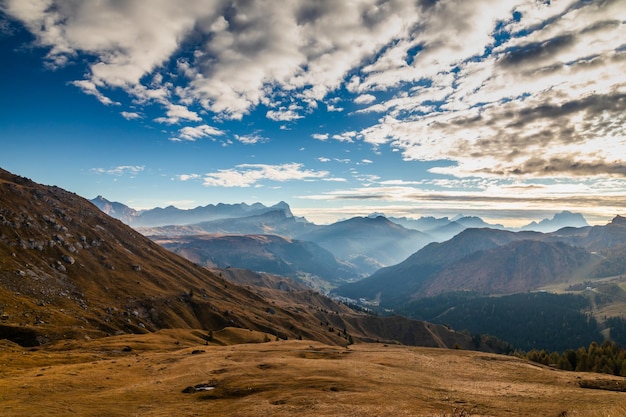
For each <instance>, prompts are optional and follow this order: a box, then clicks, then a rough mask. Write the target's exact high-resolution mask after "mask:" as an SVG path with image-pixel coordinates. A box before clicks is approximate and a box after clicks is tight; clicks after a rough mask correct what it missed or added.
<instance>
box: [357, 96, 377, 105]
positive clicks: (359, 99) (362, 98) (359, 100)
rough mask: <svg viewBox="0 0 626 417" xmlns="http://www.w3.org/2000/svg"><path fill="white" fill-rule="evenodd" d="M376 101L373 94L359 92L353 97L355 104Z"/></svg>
mask: <svg viewBox="0 0 626 417" xmlns="http://www.w3.org/2000/svg"><path fill="white" fill-rule="evenodd" d="M375 101H376V96H374V95H373V94H361V95H359V96H358V97H357V98H355V99H354V102H355V103H356V104H371V103H373V102H375Z"/></svg>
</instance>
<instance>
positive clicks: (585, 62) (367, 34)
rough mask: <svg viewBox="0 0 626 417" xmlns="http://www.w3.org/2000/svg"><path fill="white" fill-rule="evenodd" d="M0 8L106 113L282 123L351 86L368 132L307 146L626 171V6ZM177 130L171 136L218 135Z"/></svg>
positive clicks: (473, 2)
mask: <svg viewBox="0 0 626 417" xmlns="http://www.w3.org/2000/svg"><path fill="white" fill-rule="evenodd" d="M0 7H2V11H3V12H4V13H5V14H6V15H7V16H11V17H12V18H13V19H15V20H17V21H20V22H22V23H23V24H24V25H25V26H26V28H28V30H29V31H30V32H31V33H33V35H34V36H35V41H34V43H35V45H37V46H41V47H45V48H47V56H46V62H47V63H48V65H50V66H51V67H60V66H63V65H67V64H68V63H69V62H77V63H83V62H86V63H87V68H86V71H85V77H84V79H81V80H75V81H73V84H74V85H75V86H77V87H78V88H80V89H81V90H82V91H84V92H85V93H86V94H90V95H93V96H94V97H96V99H98V100H99V101H100V102H102V103H103V104H106V105H112V104H118V103H116V102H115V101H113V100H112V99H110V98H109V95H110V93H112V92H113V91H115V90H122V91H123V92H125V93H126V94H127V95H128V96H129V97H130V98H131V100H132V101H133V102H134V103H135V104H136V105H138V106H141V105H150V104H157V105H158V106H161V108H162V115H161V116H159V117H156V118H155V119H154V121H155V122H157V123H163V124H170V125H173V124H188V123H191V122H193V123H201V122H202V120H203V117H201V116H200V115H203V116H204V115H205V114H207V115H208V117H213V118H214V119H215V120H227V119H233V120H241V119H243V118H244V117H245V116H246V115H249V114H250V113H251V112H252V111H253V110H254V109H255V108H256V107H258V106H265V108H264V109H263V114H265V117H266V118H267V119H269V120H272V121H276V122H280V123H287V122H288V123H289V124H290V125H291V124H295V123H298V122H299V121H301V119H304V118H306V117H309V116H310V115H311V114H313V113H314V112H315V110H316V109H318V106H319V103H325V104H326V109H327V110H328V111H330V112H332V111H339V110H340V108H339V107H338V106H337V104H336V102H335V101H333V99H329V96H335V97H336V96H337V95H338V94H342V95H343V94H344V93H346V91H347V92H348V93H350V94H352V103H351V104H355V105H358V106H365V107H362V108H359V109H358V110H355V111H353V113H352V114H351V115H352V116H355V115H356V116H358V117H364V118H365V117H370V119H369V120H370V121H369V122H367V123H365V124H366V125H365V126H363V127H361V126H362V125H359V126H360V127H359V128H354V127H349V128H348V129H354V130H351V131H347V132H346V131H337V132H334V131H332V130H331V129H328V127H327V126H324V125H323V124H322V123H320V124H319V125H318V128H320V129H323V130H325V131H327V132H328V133H317V134H313V135H312V137H313V138H314V139H317V140H328V139H329V138H333V139H335V140H337V141H341V142H345V143H347V144H358V143H359V142H360V141H364V142H366V143H369V144H371V145H373V146H374V147H375V148H377V149H379V148H380V147H381V146H382V145H389V146H390V147H391V149H392V150H395V151H398V152H401V153H402V156H403V157H404V159H406V160H419V161H441V160H443V161H452V162H453V163H448V162H446V165H445V166H439V167H435V168H432V170H431V171H432V172H433V173H439V174H446V175H452V176H457V177H472V176H479V177H482V176H487V177H504V178H509V177H516V178H533V177H542V178H554V177H562V176H577V177H585V176H594V177H602V178H604V177H622V176H625V175H626V173H625V172H624V169H623V166H624V165H625V164H626V139H625V137H626V134H625V133H626V131H625V130H626V127H625V126H626V112H625V111H624V110H625V106H626V105H625V102H626V99H625V95H626V76H625V75H624V70H623V69H624V67H625V65H626V47H625V45H626V44H625V43H624V39H626V23H624V22H626V2H624V1H619V0H608V1H595V2H594V1H591V2H588V1H575V0H562V1H552V2H537V1H531V0H512V1H499V0H463V1H460V0H456V1H454V0H451V1H417V2H416V1H413V0H362V1H359V2H341V1H317V2H311V1H306V0H293V1H290V2H272V1H237V0H198V1H194V2H189V3H186V4H185V7H181V6H180V5H179V4H176V3H175V2H171V1H168V0H134V1H127V2H117V1H101V2H87V1H84V2H81V1H55V0H41V1H39V2H24V1H21V0H6V1H4V2H2V3H1V6H0ZM182 52H184V53H182ZM111 97H118V96H117V95H115V96H113V95H111ZM343 98H344V97H342V99H343ZM345 102H346V103H347V102H349V100H346V101H345ZM129 114H130V113H129ZM137 114H139V113H137ZM144 114H147V113H144ZM125 117H126V116H125ZM373 117H376V118H377V119H376V120H374V119H373ZM203 126H207V127H208V125H203ZM350 126H352V125H350ZM283 127H284V125H283ZM184 129H186V128H183V129H180V131H179V134H178V135H177V136H176V137H175V138H173V140H197V139H198V138H201V137H214V136H219V135H221V134H223V133H222V132H221V131H219V130H217V129H214V128H209V129H208V130H202V129H200V128H198V127H195V128H193V127H190V129H191V130H189V131H184ZM239 140H240V141H242V142H244V143H251V142H253V143H258V142H259V141H258V140H256V139H254V137H253V136H244V135H241V136H239ZM249 171H250V170H246V173H245V175H248V176H250V175H252V174H251V173H249ZM251 171H254V170H251ZM257 171H258V170H257ZM236 172H237V173H240V171H236ZM245 175H244V177H245ZM216 181H217V179H216ZM241 181H242V182H243V183H245V182H246V181H245V178H244V179H242V180H241Z"/></svg>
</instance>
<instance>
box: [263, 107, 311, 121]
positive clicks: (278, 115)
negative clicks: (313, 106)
mask: <svg viewBox="0 0 626 417" xmlns="http://www.w3.org/2000/svg"><path fill="white" fill-rule="evenodd" d="M266 116H267V118H268V119H270V120H274V121H276V122H290V121H292V120H298V119H302V118H303V117H304V116H302V115H300V114H298V113H297V112H296V111H294V110H291V109H281V110H268V112H267V113H266Z"/></svg>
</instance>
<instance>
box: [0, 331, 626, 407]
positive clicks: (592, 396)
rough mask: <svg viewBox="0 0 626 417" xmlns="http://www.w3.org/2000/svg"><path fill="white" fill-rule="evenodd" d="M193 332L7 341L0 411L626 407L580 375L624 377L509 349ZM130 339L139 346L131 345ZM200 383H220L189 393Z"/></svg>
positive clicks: (2, 351)
mask: <svg viewBox="0 0 626 417" xmlns="http://www.w3.org/2000/svg"><path fill="white" fill-rule="evenodd" d="M198 335H199V333H195V334H194V331H190V330H187V331H183V330H162V331H160V332H158V333H152V334H145V335H124V336H114V337H109V338H104V339H99V340H97V341H95V340H94V341H87V342H82V343H79V342H76V341H70V342H59V343H57V344H55V345H53V346H48V347H46V348H39V349H36V350H26V349H23V348H20V347H19V346H17V345H14V344H10V343H6V342H5V343H2V344H0V404H2V410H3V411H2V415H3V416H7V417H8V416H23V415H41V414H42V413H45V415H47V416H66V415H81V416H102V415H107V416H129V415H141V416H170V415H177V416H192V415H196V416H198V415H203V416H212V415H214V416H218V415H219V416H240V417H246V416H254V417H257V416H261V415H272V416H291V415H299V416H337V415H342V416H374V415H376V416H437V417H440V416H448V415H457V416H460V415H467V416H469V415H472V416H505V417H506V416H530V415H537V416H554V417H556V416H562V415H567V416H573V415H576V416H597V415H609V414H608V413H609V412H623V411H624V407H623V399H624V398H623V397H624V394H623V393H617V392H610V391H604V390H602V391H601V390H590V389H583V388H581V387H580V386H579V382H580V381H581V380H590V379H593V380H604V381H615V382H617V381H619V380H618V379H617V378H614V377H611V376H607V375H599V374H578V373H573V372H563V371H557V370H554V369H551V368H547V367H543V366H537V365H534V364H531V363H528V362H525V361H523V360H520V359H517V358H513V357H507V356H498V355H491V354H484V353H477V352H470V351H459V350H447V349H430V348H414V347H406V346H399V345H389V346H388V345H383V344H357V345H353V346H350V347H349V348H348V349H346V348H341V347H337V346H328V345H323V344H320V343H318V342H311V341H278V342H275V341H272V342H268V343H248V344H237V345H231V344H229V343H233V342H236V343H241V342H245V341H248V342H260V341H261V340H262V338H263V337H264V335H263V334H261V333H258V332H251V331H249V330H242V329H224V330H222V331H220V332H215V334H214V340H215V342H216V343H214V344H210V345H208V346H207V345H205V342H204V340H203V339H202V338H200V337H198ZM223 344H226V345H225V346H223ZM126 346H128V347H130V348H131V349H132V350H131V351H126V352H125V351H124V348H125V347H126ZM194 351H196V354H193V353H192V352H194ZM197 351H200V352H197ZM198 384H209V385H212V386H214V387H215V389H213V390H211V391H202V392H195V393H191V394H186V393H183V392H182V391H183V389H185V388H186V387H188V386H195V385H198ZM44 410H45V412H44ZM455 410H456V414H453V413H454V412H455ZM462 411H463V412H466V413H467V414H461V412H462ZM615 415H618V414H615Z"/></svg>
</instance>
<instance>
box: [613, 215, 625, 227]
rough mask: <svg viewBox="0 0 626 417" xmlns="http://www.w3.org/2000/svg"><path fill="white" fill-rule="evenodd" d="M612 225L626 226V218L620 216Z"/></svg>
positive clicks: (616, 217) (614, 219) (615, 218)
mask: <svg viewBox="0 0 626 417" xmlns="http://www.w3.org/2000/svg"><path fill="white" fill-rule="evenodd" d="M611 224H619V225H624V226H626V217H623V216H620V215H619V214H618V215H617V216H615V217H614V218H613V220H611Z"/></svg>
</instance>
